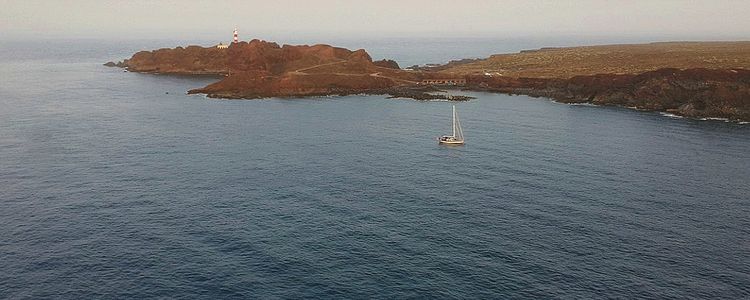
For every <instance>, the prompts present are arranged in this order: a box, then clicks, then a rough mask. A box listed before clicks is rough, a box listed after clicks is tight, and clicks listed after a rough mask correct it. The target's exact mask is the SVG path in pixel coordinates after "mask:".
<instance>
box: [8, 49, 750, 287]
mask: <svg viewBox="0 0 750 300" xmlns="http://www.w3.org/2000/svg"><path fill="white" fill-rule="evenodd" d="M618 41H619V40H601V39H599V40H587V41H576V40H564V39H561V40H533V39H503V38H476V39H472V38H466V39H448V38H416V39H399V38H381V39H365V38H359V39H341V40H335V39H333V40H328V41H324V42H328V43H331V44H335V45H339V46H344V47H348V48H353V49H356V48H366V49H367V50H368V51H369V52H370V54H371V55H372V56H373V58H374V59H381V58H391V59H395V60H396V61H397V62H398V63H399V64H400V65H401V66H402V67H407V66H410V65H414V64H427V63H444V62H446V61H448V60H451V59H460V58H472V57H486V56H488V55H490V54H493V53H503V52H515V51H519V50H522V49H531V48H538V47H544V46H564V45H576V44H587V43H588V44H596V43H608V42H618ZM300 42H306V43H309V42H311V41H306V40H301V41H300V40H294V39H290V40H288V41H280V43H300ZM625 42H627V41H625ZM189 43H195V44H200V45H205V46H209V45H211V44H212V41H175V40H63V39H51V40H44V41H23V42H18V41H14V42H1V43H0V298H2V299H153V298H164V299H172V298H179V299H185V298H186V299H237V298H239V299H363V298H374V299H471V298H475V299H609V298H615V299H636V298H641V299H711V298H713V299H748V298H750V125H748V124H740V123H733V122H725V121H722V120H695V119H686V118H678V117H675V116H670V115H662V114H659V113H656V112H645V111H637V110H632V109H627V108H620V107H599V106H591V105H567V104H561V103H555V102H553V101H551V100H549V99H545V98H531V97H527V96H517V95H505V94H493V93H483V92H464V91H450V93H455V94H461V95H469V96H473V97H475V98H476V99H473V100H471V101H468V102H457V103H451V102H444V101H433V102H421V101H414V100H408V99H387V98H386V97H385V96H368V95H353V96H335V97H315V98H306V99H275V98H272V99H264V100H217V99H209V98H206V97H205V96H203V95H187V94H186V91H187V90H189V89H192V88H198V87H202V86H205V85H207V84H209V83H211V82H214V81H216V80H217V78H216V77H211V76H203V77H196V76H193V77H191V76H168V75H150V74H138V73H131V72H124V70H122V69H118V68H108V67H104V66H102V64H103V63H105V62H107V61H117V60H122V59H124V58H128V57H129V56H130V55H132V54H133V53H134V52H136V51H140V50H148V49H156V48H161V47H175V46H180V45H183V46H184V45H187V44H189ZM452 105H455V106H456V109H457V111H458V114H459V116H460V118H461V124H462V127H463V131H464V135H465V138H466V145H464V146H458V147H456V146H453V147H451V146H441V145H438V143H437V142H436V137H437V136H440V135H443V134H449V133H450V130H451V127H450V126H451V119H450V118H451V106H452Z"/></svg>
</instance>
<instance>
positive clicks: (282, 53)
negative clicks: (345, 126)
mask: <svg viewBox="0 0 750 300" xmlns="http://www.w3.org/2000/svg"><path fill="white" fill-rule="evenodd" d="M106 65H109V66H118V67H125V68H127V69H128V70H130V71H134V72H147V73H163V74H215V75H225V77H224V78H223V79H222V80H220V81H218V82H216V83H213V84H210V85H208V86H206V87H203V88H198V89H194V90H190V91H189V93H204V94H207V95H208V96H209V97H219V98H247V99H252V98H265V97H304V96H320V95H348V94H359V93H366V94H388V95H391V96H392V97H406V98H415V99H451V100H466V99H468V97H463V96H453V95H450V94H446V93H435V92H436V91H439V90H440V89H441V88H462V89H469V90H482V91H492V92H501V93H511V94H525V95H531V96H541V97H549V98H552V99H555V100H558V101H561V102H567V103H582V102H586V103H593V104H599V105H619V106H625V107H631V108H636V109H643V110H654V111H665V112H670V113H674V114H677V115H683V116H688V117H696V118H703V117H713V118H726V119H730V120H737V121H750V71H749V70H750V42H668V43H651V44H635V45H604V46H587V47H569V48H542V49H538V50H526V51H521V52H520V53H514V54H497V55H493V56H491V57H489V58H486V59H463V60H456V61H452V62H449V63H447V64H443V65H427V66H412V67H410V68H409V69H400V67H399V65H398V64H397V63H396V62H395V61H392V60H381V61H373V60H372V58H371V57H370V55H369V54H368V53H367V52H366V51H365V50H362V49H360V50H356V51H351V50H348V49H344V48H337V47H332V46H329V45H314V46H306V45H296V46H292V45H284V46H279V45H278V44H276V43H272V42H266V41H261V40H253V41H250V42H240V43H234V44H231V45H230V46H229V47H228V48H226V49H220V48H217V47H199V46H189V47H185V48H182V47H177V48H174V49H159V50H155V51H141V52H138V53H136V54H134V55H133V56H132V57H131V58H130V59H126V60H124V61H122V62H119V63H114V62H110V63H107V64H106Z"/></svg>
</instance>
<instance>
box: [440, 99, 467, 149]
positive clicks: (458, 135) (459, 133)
mask: <svg viewBox="0 0 750 300" xmlns="http://www.w3.org/2000/svg"><path fill="white" fill-rule="evenodd" d="M438 144H446V145H463V144H464V132H463V130H461V123H460V122H459V121H458V114H457V113H456V106H455V105H453V134H452V135H444V136H441V137H439V138H438Z"/></svg>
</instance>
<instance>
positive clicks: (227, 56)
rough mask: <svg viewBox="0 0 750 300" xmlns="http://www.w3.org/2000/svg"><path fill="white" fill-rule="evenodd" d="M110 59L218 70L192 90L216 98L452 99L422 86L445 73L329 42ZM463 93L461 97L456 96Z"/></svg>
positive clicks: (158, 68) (137, 67)
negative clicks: (375, 96) (417, 69)
mask: <svg viewBox="0 0 750 300" xmlns="http://www.w3.org/2000/svg"><path fill="white" fill-rule="evenodd" d="M106 65H109V66H119V67H124V68H127V69H128V70H129V71H133V72H143V73H159V74H196V75H198V74H201V75H202V74H214V75H223V76H224V78H223V79H221V80H219V81H218V82H215V83H212V84H210V85H208V86H205V87H203V88H197V89H193V90H190V91H188V93H191V94H197V93H200V94H206V95H208V97H214V98H231V99H254V98H267V97H306V96H325V95H349V94H388V95H391V96H394V97H409V98H414V99H419V100H427V99H448V98H446V97H447V96H446V95H443V94H439V93H435V94H433V93H430V92H428V91H424V90H423V89H421V88H419V85H418V83H419V81H420V80H422V79H425V78H432V77H434V76H441V75H440V74H430V73H424V72H415V71H407V70H401V69H400V68H399V65H398V63H396V62H395V61H393V60H380V61H373V60H372V58H371V57H370V55H369V54H368V53H367V52H366V51H365V50H363V49H360V50H355V51H352V50H348V49H344V48H338V47H333V46H329V45H313V46H307V45H283V46H280V45H278V44H276V43H273V42H266V41H261V40H252V41H250V42H240V43H236V44H231V45H230V46H229V48H227V49H218V48H215V47H199V46H189V47H185V48H182V47H177V48H174V49H159V50H154V51H141V52H138V53H136V54H134V55H133V56H132V57H131V58H130V59H126V60H124V61H122V62H118V63H114V62H110V63H107V64H106ZM458 98H460V97H457V99H458Z"/></svg>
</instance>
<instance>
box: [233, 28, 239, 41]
mask: <svg viewBox="0 0 750 300" xmlns="http://www.w3.org/2000/svg"><path fill="white" fill-rule="evenodd" d="M239 41H240V40H239V38H237V27H235V28H234V40H233V41H232V43H235V44H237V43H238V42H239Z"/></svg>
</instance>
